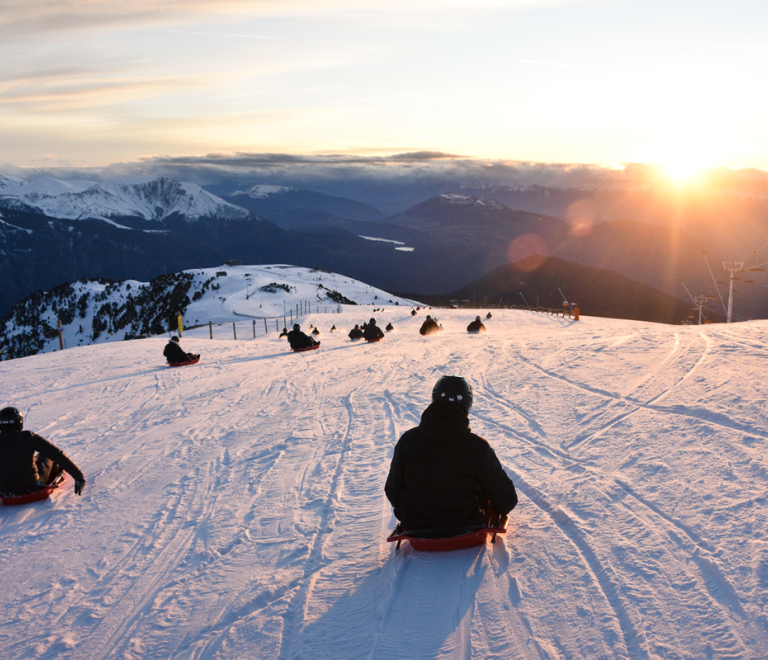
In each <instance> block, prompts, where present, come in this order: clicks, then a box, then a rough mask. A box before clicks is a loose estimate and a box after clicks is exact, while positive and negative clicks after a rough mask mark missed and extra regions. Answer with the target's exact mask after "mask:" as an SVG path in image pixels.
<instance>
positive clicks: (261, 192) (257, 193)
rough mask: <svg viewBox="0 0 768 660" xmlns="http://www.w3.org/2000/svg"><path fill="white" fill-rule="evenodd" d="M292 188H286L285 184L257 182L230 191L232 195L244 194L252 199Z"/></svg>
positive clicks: (262, 197) (288, 190)
mask: <svg viewBox="0 0 768 660" xmlns="http://www.w3.org/2000/svg"><path fill="white" fill-rule="evenodd" d="M292 190H294V188H288V187H286V186H273V185H270V184H266V183H257V184H256V185H254V186H251V187H250V188H248V190H237V191H235V192H233V193H232V196H233V197H237V196H244V197H250V198H252V199H264V198H266V197H270V196H271V195H278V194H280V193H286V192H290V191H292Z"/></svg>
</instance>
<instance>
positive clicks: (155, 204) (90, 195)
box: [0, 177, 251, 221]
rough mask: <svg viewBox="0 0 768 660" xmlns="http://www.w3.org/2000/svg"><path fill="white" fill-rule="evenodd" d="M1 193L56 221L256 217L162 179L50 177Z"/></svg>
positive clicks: (13, 202) (1, 198)
mask: <svg viewBox="0 0 768 660" xmlns="http://www.w3.org/2000/svg"><path fill="white" fill-rule="evenodd" d="M9 181H10V182H11V183H9V184H8V185H7V186H5V187H3V188H0V202H4V203H5V204H7V205H14V206H19V205H23V206H26V207H31V208H32V209H34V210H37V211H39V212H40V213H44V214H45V215H49V216H51V217H54V218H66V219H70V220H79V219H97V220H112V219H115V218H121V217H130V218H141V219H144V220H149V221H162V220H165V219H166V218H168V217H169V216H173V215H177V214H178V215H181V216H183V217H184V218H186V219H187V220H197V219H199V218H202V217H209V216H215V217H218V218H225V219H245V218H248V217H251V214H250V213H249V212H248V211H247V210H245V209H243V208H241V207H239V206H235V205H234V204H230V203H228V202H225V201H224V200H223V199H220V198H219V197H216V196H215V195H212V194H211V193H209V192H207V191H205V190H203V189H202V188H201V187H200V186H198V185H196V184H194V183H183V182H181V181H176V180H175V179H169V178H167V177H159V178H157V179H152V180H149V181H144V182H140V183H128V182H125V181H111V182H106V183H93V182H88V181H60V180H58V179H52V178H50V177H43V178H41V179H36V180H34V181H31V182H29V183H27V182H23V181H21V180H18V182H16V183H15V185H12V184H13V180H12V179H10V178H9Z"/></svg>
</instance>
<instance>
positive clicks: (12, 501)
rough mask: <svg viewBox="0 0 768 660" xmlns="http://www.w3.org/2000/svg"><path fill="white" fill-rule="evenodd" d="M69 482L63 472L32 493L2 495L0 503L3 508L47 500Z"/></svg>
mask: <svg viewBox="0 0 768 660" xmlns="http://www.w3.org/2000/svg"><path fill="white" fill-rule="evenodd" d="M66 480H67V477H66V475H65V474H64V473H63V472H62V473H61V474H59V475H58V476H57V477H56V478H55V479H54V480H53V481H52V482H51V483H49V484H47V485H46V486H43V487H42V488H38V489H37V490H33V491H32V492H31V493H24V495H0V501H2V503H3V506H15V505H17V504H29V503H30V502H38V501H39V500H47V499H48V498H49V497H50V495H51V493H52V492H53V491H54V490H56V489H57V488H58V487H59V486H61V485H62V484H63V483H64V482H65V481H66Z"/></svg>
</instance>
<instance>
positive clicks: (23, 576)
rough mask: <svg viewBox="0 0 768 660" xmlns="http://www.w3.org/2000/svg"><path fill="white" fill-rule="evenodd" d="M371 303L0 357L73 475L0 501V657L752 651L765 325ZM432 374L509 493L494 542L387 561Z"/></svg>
mask: <svg viewBox="0 0 768 660" xmlns="http://www.w3.org/2000/svg"><path fill="white" fill-rule="evenodd" d="M408 311H409V310H408V309H403V308H394V307H389V308H387V311H386V312H384V313H377V314H374V316H377V318H378V320H379V323H380V324H382V323H383V322H384V321H391V322H393V323H394V325H395V328H396V330H395V333H390V334H389V335H388V336H387V337H386V339H385V340H384V341H382V342H381V343H379V344H372V345H368V344H360V343H352V342H349V341H348V340H347V339H346V337H345V336H344V335H343V334H330V333H328V328H329V327H330V325H331V324H332V323H335V324H336V325H337V326H339V327H340V328H344V329H348V328H349V327H350V326H351V324H353V323H358V322H360V321H361V320H363V319H366V318H368V317H369V316H371V314H372V309H371V308H370V307H359V308H355V307H346V308H344V311H343V312H342V314H330V313H329V314H312V315H309V316H306V317H302V319H301V321H302V323H303V324H304V325H305V327H306V326H307V325H308V324H310V323H314V324H316V325H317V326H318V327H319V328H320V329H321V330H322V331H323V334H322V336H321V340H322V346H321V349H320V350H319V351H315V352H312V353H309V354H293V353H289V352H288V351H287V345H286V344H285V342H284V340H280V339H278V338H277V335H276V334H275V333H274V332H272V333H271V334H268V335H265V334H263V333H260V335H259V336H258V337H257V338H256V339H247V340H242V339H241V340H239V341H235V340H233V339H231V338H229V339H224V338H221V339H216V338H214V340H210V339H208V335H207V328H205V329H203V328H201V329H199V330H195V331H192V332H190V333H185V335H184V337H183V339H182V345H184V346H185V347H186V349H187V350H190V351H194V352H199V353H202V355H203V359H202V361H201V363H200V364H199V365H197V366H195V367H185V368H181V369H169V368H167V367H165V366H163V364H162V362H163V360H162V356H161V353H162V348H163V345H164V340H163V339H161V338H156V339H146V340H142V341H135V342H124V343H119V344H118V343H111V344H103V345H98V346H90V347H82V348H74V349H71V350H67V351H64V352H57V353H54V354H47V355H38V356H33V357H30V358H24V359H20V360H14V361H10V362H3V363H1V364H0V378H2V382H3V384H4V387H3V392H2V397H3V399H2V401H0V405H8V404H15V405H18V406H19V407H21V408H22V409H23V410H24V411H26V412H27V414H28V428H30V429H33V430H37V431H39V432H40V433H42V434H44V435H45V436H47V437H48V438H49V439H51V440H52V441H54V442H55V443H57V444H58V445H59V446H61V447H63V448H64V449H65V450H66V451H67V452H68V453H69V454H70V456H72V457H73V458H74V459H75V460H76V462H77V463H78V464H79V465H80V466H81V467H82V468H83V470H84V472H85V474H86V475H87V477H88V480H89V482H88V486H87V487H86V490H85V493H84V495H83V497H82V498H78V497H76V496H74V494H73V493H72V486H71V482H69V483H68V485H67V486H66V487H65V488H64V490H63V492H60V493H58V494H57V495H55V497H54V498H53V499H52V500H49V501H47V502H43V503H39V504H35V505H30V506H27V507H25V508H15V509H12V508H0V538H1V540H2V542H1V543H0V548H1V549H0V575H2V585H3V588H2V589H1V590H0V603H1V605H2V607H1V608H0V612H2V614H0V643H1V644H2V648H3V657H5V658H28V657H38V658H70V657H71V658H78V659H79V660H80V659H88V658H285V659H287V658H423V659H427V658H436V657H440V658H517V659H523V660H528V659H531V660H533V659H541V658H547V659H558V660H560V659H565V658H568V659H571V660H577V659H585V660H587V659H588V660H594V659H613V658H621V659H626V658H632V659H646V658H653V659H669V658H691V659H694V658H696V659H700V658H712V659H715V658H717V659H720V658H750V659H755V660H758V659H762V658H765V657H767V656H768V537H767V536H766V530H767V529H768V502H767V501H766V486H767V485H768V484H767V483H766V481H768V456H767V455H766V443H767V442H768V422H766V416H765V401H766V398H768V385H767V384H766V381H765V378H764V377H763V373H764V371H765V365H766V361H767V360H768V347H766V343H765V339H764V337H765V336H766V332H767V331H768V323H767V322H763V321H759V322H752V323H744V324H734V325H730V326H723V325H718V326H706V327H702V328H698V327H687V328H684V327H671V326H663V325H649V324H642V323H637V322H629V321H611V320H605V319H595V318H583V319H582V321H581V322H578V323H574V322H570V321H568V320H563V319H559V318H558V319H556V318H553V317H546V316H541V315H536V314H533V313H529V312H524V311H512V310H510V311H504V310H499V311H495V310H494V318H493V319H492V320H490V321H489V322H488V323H487V325H488V328H489V332H488V334H487V335H484V336H468V335H467V334H466V333H465V332H464V328H465V326H466V324H467V323H468V322H469V321H470V320H471V319H473V318H474V316H475V314H476V313H477V312H476V311H475V310H460V311H455V310H454V311H452V312H450V313H449V312H448V311H447V310H446V311H445V312H440V311H436V312H435V313H436V314H437V316H438V318H439V319H440V321H441V322H442V323H443V324H444V326H445V331H444V332H443V333H442V334H440V335H437V336H435V337H431V338H422V337H420V336H419V335H418V332H417V328H418V327H419V324H420V323H421V321H422V319H423V316H422V314H420V315H419V316H417V317H415V318H412V317H410V316H409V315H408V313H407V312H408ZM443 373H457V374H462V375H464V376H466V377H468V378H469V379H470V380H471V382H472V383H473V385H474V387H475V392H476V397H475V406H474V408H473V410H472V414H471V416H470V417H471V423H472V427H473V429H474V430H475V431H476V432H478V433H479V434H481V435H483V436H485V437H486V438H488V440H489V441H490V442H491V443H492V444H493V445H494V447H495V449H496V451H497V453H498V455H499V457H500V459H501V461H502V463H503V464H504V465H505V467H506V469H507V471H508V472H509V474H510V475H511V476H512V478H513V479H514V481H515V483H516V485H517V486H518V489H519V492H520V500H521V501H520V505H519V507H518V508H517V509H516V510H515V511H514V512H513V513H512V516H511V524H510V529H509V533H508V534H507V536H506V538H504V539H503V540H501V541H499V542H498V543H497V544H496V545H493V546H492V545H490V544H489V545H487V546H485V547H481V548H475V549H470V550H464V551H460V552H455V553H449V554H443V555H430V554H425V553H418V552H414V551H412V550H411V549H410V548H409V547H408V546H404V547H403V549H401V551H400V552H398V553H395V552H394V550H393V548H392V547H391V546H390V545H388V544H387V543H386V542H385V535H386V533H387V531H388V529H390V528H391V526H392V525H393V523H394V521H393V519H392V516H391V508H390V507H389V505H388V503H387V501H386V499H385V497H384V493H383V485H384V480H385V478H386V473H387V469H388V465H389V461H390V458H391V456H392V450H393V447H394V444H395V442H396V441H397V439H398V437H399V436H400V434H401V433H402V432H404V431H405V430H406V429H408V428H410V427H412V426H413V425H414V424H416V423H417V422H418V419H419V416H420V413H421V411H422V410H423V409H424V407H426V405H427V403H428V399H429V392H430V390H431V388H432V385H433V383H434V382H435V381H436V380H437V378H438V377H439V375H441V374H443Z"/></svg>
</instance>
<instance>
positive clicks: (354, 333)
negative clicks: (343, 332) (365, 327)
mask: <svg viewBox="0 0 768 660" xmlns="http://www.w3.org/2000/svg"><path fill="white" fill-rule="evenodd" d="M348 336H349V338H350V339H351V340H352V341H355V340H356V339H362V338H363V331H362V330H361V329H360V326H359V325H357V324H355V327H354V328H352V329H351V330H350V331H349V335H348Z"/></svg>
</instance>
